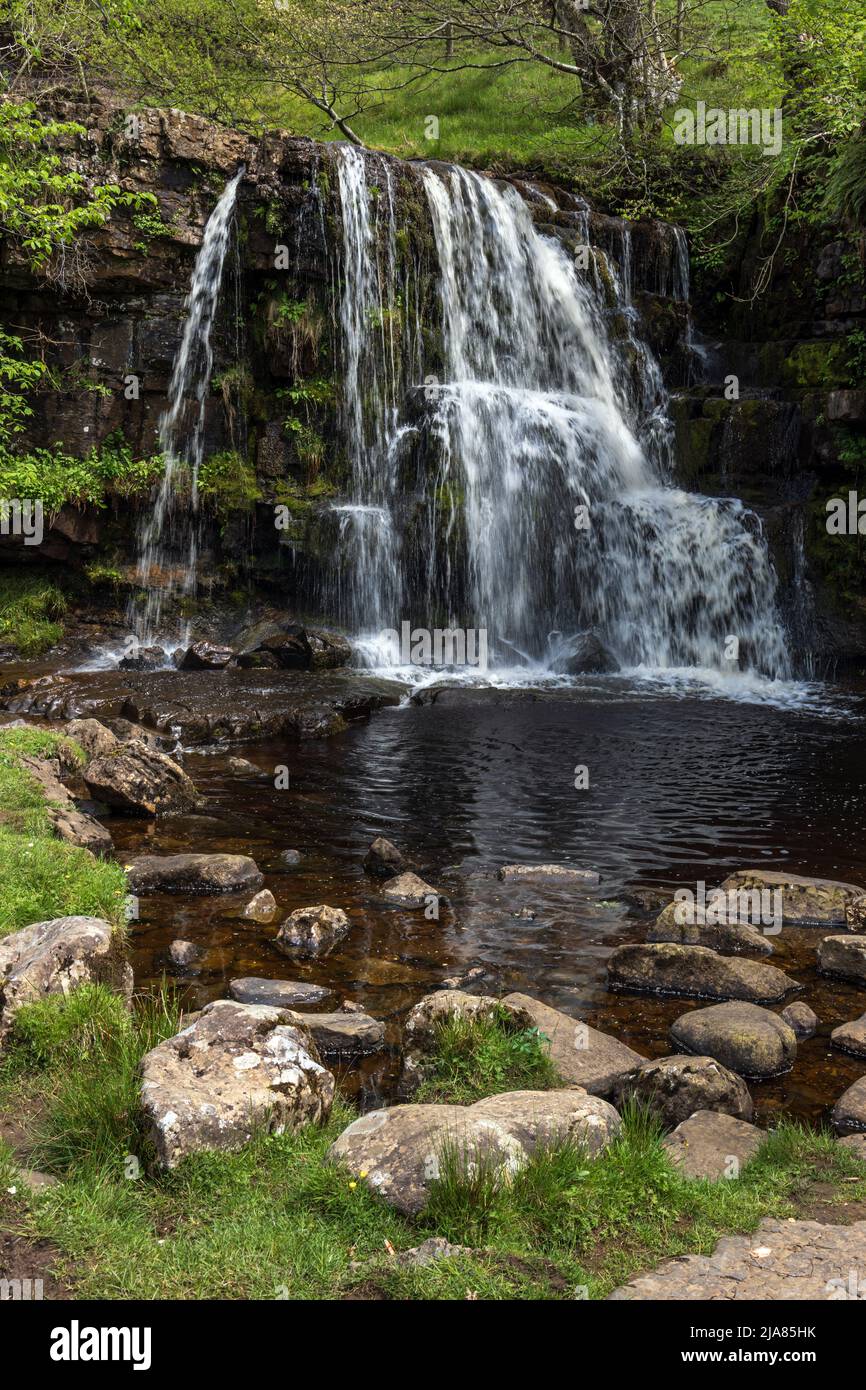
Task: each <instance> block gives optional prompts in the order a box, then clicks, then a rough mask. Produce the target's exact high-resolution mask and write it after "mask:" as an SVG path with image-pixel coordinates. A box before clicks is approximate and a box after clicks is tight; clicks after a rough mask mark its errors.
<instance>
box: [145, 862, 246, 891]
mask: <svg viewBox="0 0 866 1390" xmlns="http://www.w3.org/2000/svg"><path fill="white" fill-rule="evenodd" d="M123 867H124V869H125V870H126V874H127V877H128V879H129V886H130V889H131V890H132V892H133V893H233V892H239V891H240V890H241V889H243V888H259V887H260V886H261V884H262V882H263V875H262V873H261V872H260V870H259V867H258V865H257V864H256V862H255V860H253V859H250V858H249V856H248V855H246V854H142V855H136V856H135V857H134V858H132V859H129V860H127V861H126V863H124V866H123Z"/></svg>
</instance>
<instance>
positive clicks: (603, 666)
mask: <svg viewBox="0 0 866 1390" xmlns="http://www.w3.org/2000/svg"><path fill="white" fill-rule="evenodd" d="M568 648H569V650H567V651H565V652H563V653H562V654H561V655H559V656H557V657H555V658H554V660H553V661H552V662H551V664H550V669H551V671H556V672H557V673H559V674H561V675H564V676H584V675H588V674H590V673H593V672H598V673H603V672H607V671H618V670H619V665H618V664H617V662H616V660H615V659H614V657H613V656H611V654H610V652H609V651H608V650H607V648H606V647H604V646H603V645H602V643H601V642H600V641H599V639H598V637H596V635H595V633H594V632H581V633H578V634H577V635H576V636H575V637H572V638H570V639H569V640H568Z"/></svg>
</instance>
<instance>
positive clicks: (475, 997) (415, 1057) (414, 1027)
mask: <svg viewBox="0 0 866 1390" xmlns="http://www.w3.org/2000/svg"><path fill="white" fill-rule="evenodd" d="M497 1007H498V1002H497V1000H496V999H493V998H492V997H490V996H489V995H484V994H466V993H464V992H463V991H462V990H459V989H441V990H437V991H436V993H435V994H427V995H425V996H424V998H423V999H420V1000H419V1001H418V1003H417V1004H416V1005H415V1007H414V1008H413V1009H411V1010H410V1012H409V1014H408V1015H407V1017H406V1021H405V1023H404V1024H403V1084H404V1085H405V1086H410V1085H415V1084H417V1083H418V1082H419V1081H422V1080H423V1079H424V1076H425V1075H426V1073H427V1071H428V1066H429V1061H430V1056H431V1053H432V1052H433V1050H434V1049H435V1046H436V1041H437V1035H438V1031H439V1028H440V1027H441V1026H442V1024H443V1023H445V1022H446V1021H447V1020H448V1019H450V1018H466V1019H472V1018H492V1017H493V1015H494V1014H495V1013H496V1010H497Z"/></svg>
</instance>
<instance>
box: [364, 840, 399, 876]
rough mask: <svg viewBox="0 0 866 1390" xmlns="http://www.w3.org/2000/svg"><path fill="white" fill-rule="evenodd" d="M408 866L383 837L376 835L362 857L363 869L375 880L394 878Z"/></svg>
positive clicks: (394, 847)
mask: <svg viewBox="0 0 866 1390" xmlns="http://www.w3.org/2000/svg"><path fill="white" fill-rule="evenodd" d="M408 867H409V865H408V864H407V863H406V860H405V858H404V856H403V854H402V853H401V851H400V850H399V849H398V848H397V846H396V845H394V844H392V843H391V841H390V840H386V839H385V837H384V836H383V835H377V836H376V838H375V840H374V841H373V843H372V844H371V845H370V848H369V849H368V850H367V853H366V854H365V855H364V868H365V869H366V871H367V873H368V874H373V875H374V876H375V877H376V878H396V877H397V875H398V874H401V873H402V872H403V870H404V869H408Z"/></svg>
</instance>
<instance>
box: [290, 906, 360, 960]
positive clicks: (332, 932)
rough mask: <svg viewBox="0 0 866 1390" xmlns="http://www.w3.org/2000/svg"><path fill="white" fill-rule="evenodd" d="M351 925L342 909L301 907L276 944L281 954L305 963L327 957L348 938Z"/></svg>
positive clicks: (293, 914) (291, 916)
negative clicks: (339, 943) (314, 958)
mask: <svg viewBox="0 0 866 1390" xmlns="http://www.w3.org/2000/svg"><path fill="white" fill-rule="evenodd" d="M350 926H351V923H350V921H349V919H348V917H347V916H346V914H345V912H343V911H342V909H341V908H339V907H327V906H326V905H325V904H324V903H320V904H319V905H318V906H317V907H298V908H296V909H295V911H294V912H292V913H290V914H289V916H288V917H287V918H286V920H285V922H283V924H282V926H281V927H280V929H279V931H278V932H277V938H276V941H275V942H274V945H275V946H276V948H277V950H278V951H282V952H283V953H284V954H285V955H287V956H296V957H297V958H298V959H299V960H305V959H308V958H311V957H313V956H326V955H327V954H328V952H329V951H332V950H333V949H334V947H335V946H336V945H337V943H338V942H340V941H343V940H344V939H345V938H346V937H347V936H348V935H349V928H350Z"/></svg>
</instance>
